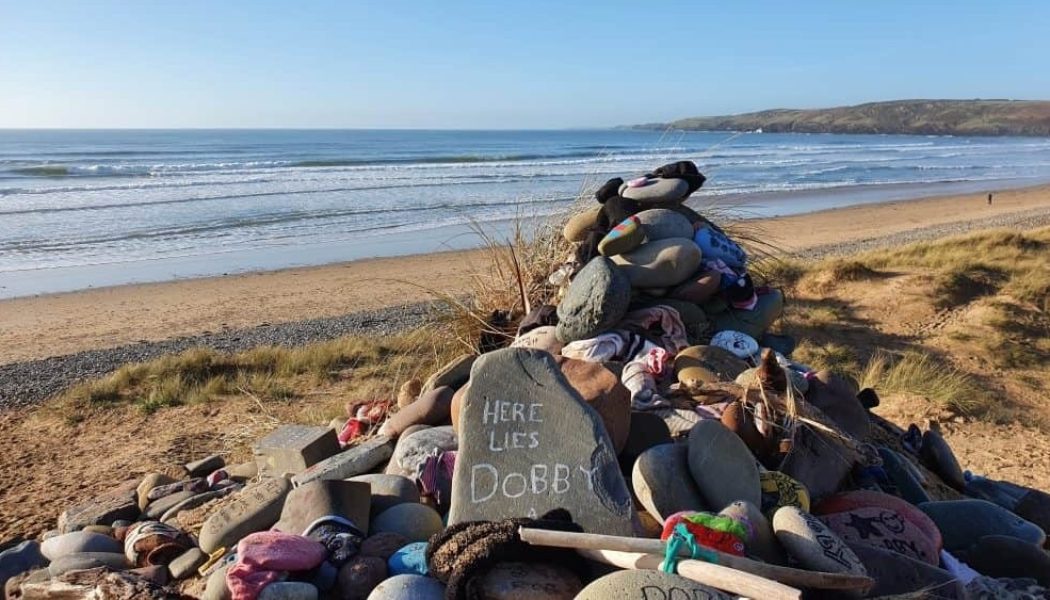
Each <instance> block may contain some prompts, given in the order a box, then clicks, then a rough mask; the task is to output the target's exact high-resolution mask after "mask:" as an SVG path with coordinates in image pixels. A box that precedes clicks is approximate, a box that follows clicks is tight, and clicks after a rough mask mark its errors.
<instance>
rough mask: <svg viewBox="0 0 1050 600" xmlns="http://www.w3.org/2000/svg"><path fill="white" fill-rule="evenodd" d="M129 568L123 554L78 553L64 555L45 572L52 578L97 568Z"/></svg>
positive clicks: (52, 562)
mask: <svg viewBox="0 0 1050 600" xmlns="http://www.w3.org/2000/svg"><path fill="white" fill-rule="evenodd" d="M130 566H131V565H129V564H128V561H127V559H126V558H124V553H123V552H121V553H116V552H80V553H77V554H66V555H65V556H62V557H59V558H58V559H56V560H53V561H51V564H50V565H48V567H47V572H48V573H49V574H50V575H51V577H52V578H54V577H58V576H60V575H62V574H63V573H68V572H70V571H83V570H85V569H95V568H98V567H111V568H113V569H117V570H119V571H122V570H124V569H127V568H128V567H130Z"/></svg>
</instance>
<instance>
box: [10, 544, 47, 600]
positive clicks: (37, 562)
mask: <svg viewBox="0 0 1050 600" xmlns="http://www.w3.org/2000/svg"><path fill="white" fill-rule="evenodd" d="M45 565H47V559H45V558H44V555H43V554H41V552H40V544H39V543H37V542H36V541H35V540H26V541H24V542H22V543H20V544H18V545H17V546H14V547H12V548H8V549H7V550H4V551H3V552H0V590H2V589H4V585H5V583H6V582H7V580H8V579H10V578H12V577H14V576H16V575H18V574H19V573H24V572H26V571H30V570H32V569H36V568H39V567H43V566H45Z"/></svg>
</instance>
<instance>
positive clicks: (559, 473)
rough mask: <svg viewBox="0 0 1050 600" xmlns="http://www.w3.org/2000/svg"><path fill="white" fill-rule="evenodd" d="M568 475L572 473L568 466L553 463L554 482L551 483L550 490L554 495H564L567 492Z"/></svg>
mask: <svg viewBox="0 0 1050 600" xmlns="http://www.w3.org/2000/svg"><path fill="white" fill-rule="evenodd" d="M570 474H572V471H571V470H570V469H569V465H563V464H561V463H555V465H554V481H552V482H551V490H553V491H554V493H555V494H564V493H565V492H567V491H569V475H570Z"/></svg>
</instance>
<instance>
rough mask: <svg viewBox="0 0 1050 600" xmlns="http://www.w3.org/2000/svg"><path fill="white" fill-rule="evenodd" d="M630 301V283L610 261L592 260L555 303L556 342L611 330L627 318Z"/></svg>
mask: <svg viewBox="0 0 1050 600" xmlns="http://www.w3.org/2000/svg"><path fill="white" fill-rule="evenodd" d="M630 301H631V281H630V280H629V279H628V278H627V276H626V275H625V274H624V273H622V272H621V271H620V269H619V268H618V267H617V266H616V265H615V264H614V263H613V262H612V261H611V260H609V259H608V258H605V257H602V256H599V257H595V258H594V259H592V260H591V261H590V262H589V263H587V264H586V265H585V266H584V267H583V268H582V269H580V272H579V273H577V274H576V277H575V278H574V279H573V280H572V282H571V283H570V284H569V287H568V289H567V290H566V292H565V296H564V297H563V298H562V299H561V302H559V303H558V325H557V335H558V340H560V341H561V342H562V343H568V342H574V341H576V340H584V339H588V338H592V337H594V336H596V335H598V334H599V333H602V332H604V331H606V330H608V329H611V328H612V327H613V326H615V325H616V324H617V323H619V322H620V319H622V318H623V317H624V315H625V314H627V306H628V304H630Z"/></svg>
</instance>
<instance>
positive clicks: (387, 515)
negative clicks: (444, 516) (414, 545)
mask: <svg viewBox="0 0 1050 600" xmlns="http://www.w3.org/2000/svg"><path fill="white" fill-rule="evenodd" d="M443 528H444V525H443V524H442V522H441V515H439V514H438V513H437V511H436V510H434V509H433V508H430V507H429V506H425V505H423V504H414V503H405V504H398V505H397V506H392V507H390V508H388V509H386V510H385V511H383V512H382V513H380V514H379V515H378V516H377V517H376V518H375V520H374V521H372V527H371V530H370V532H371V534H372V535H373V536H375V535H376V534H379V533H396V534H398V535H401V536H404V538H405V539H406V540H408V541H409V542H425V541H427V540H428V539H430V536H432V535H434V534H435V533H439V532H440V531H441V530H442V529H443Z"/></svg>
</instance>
